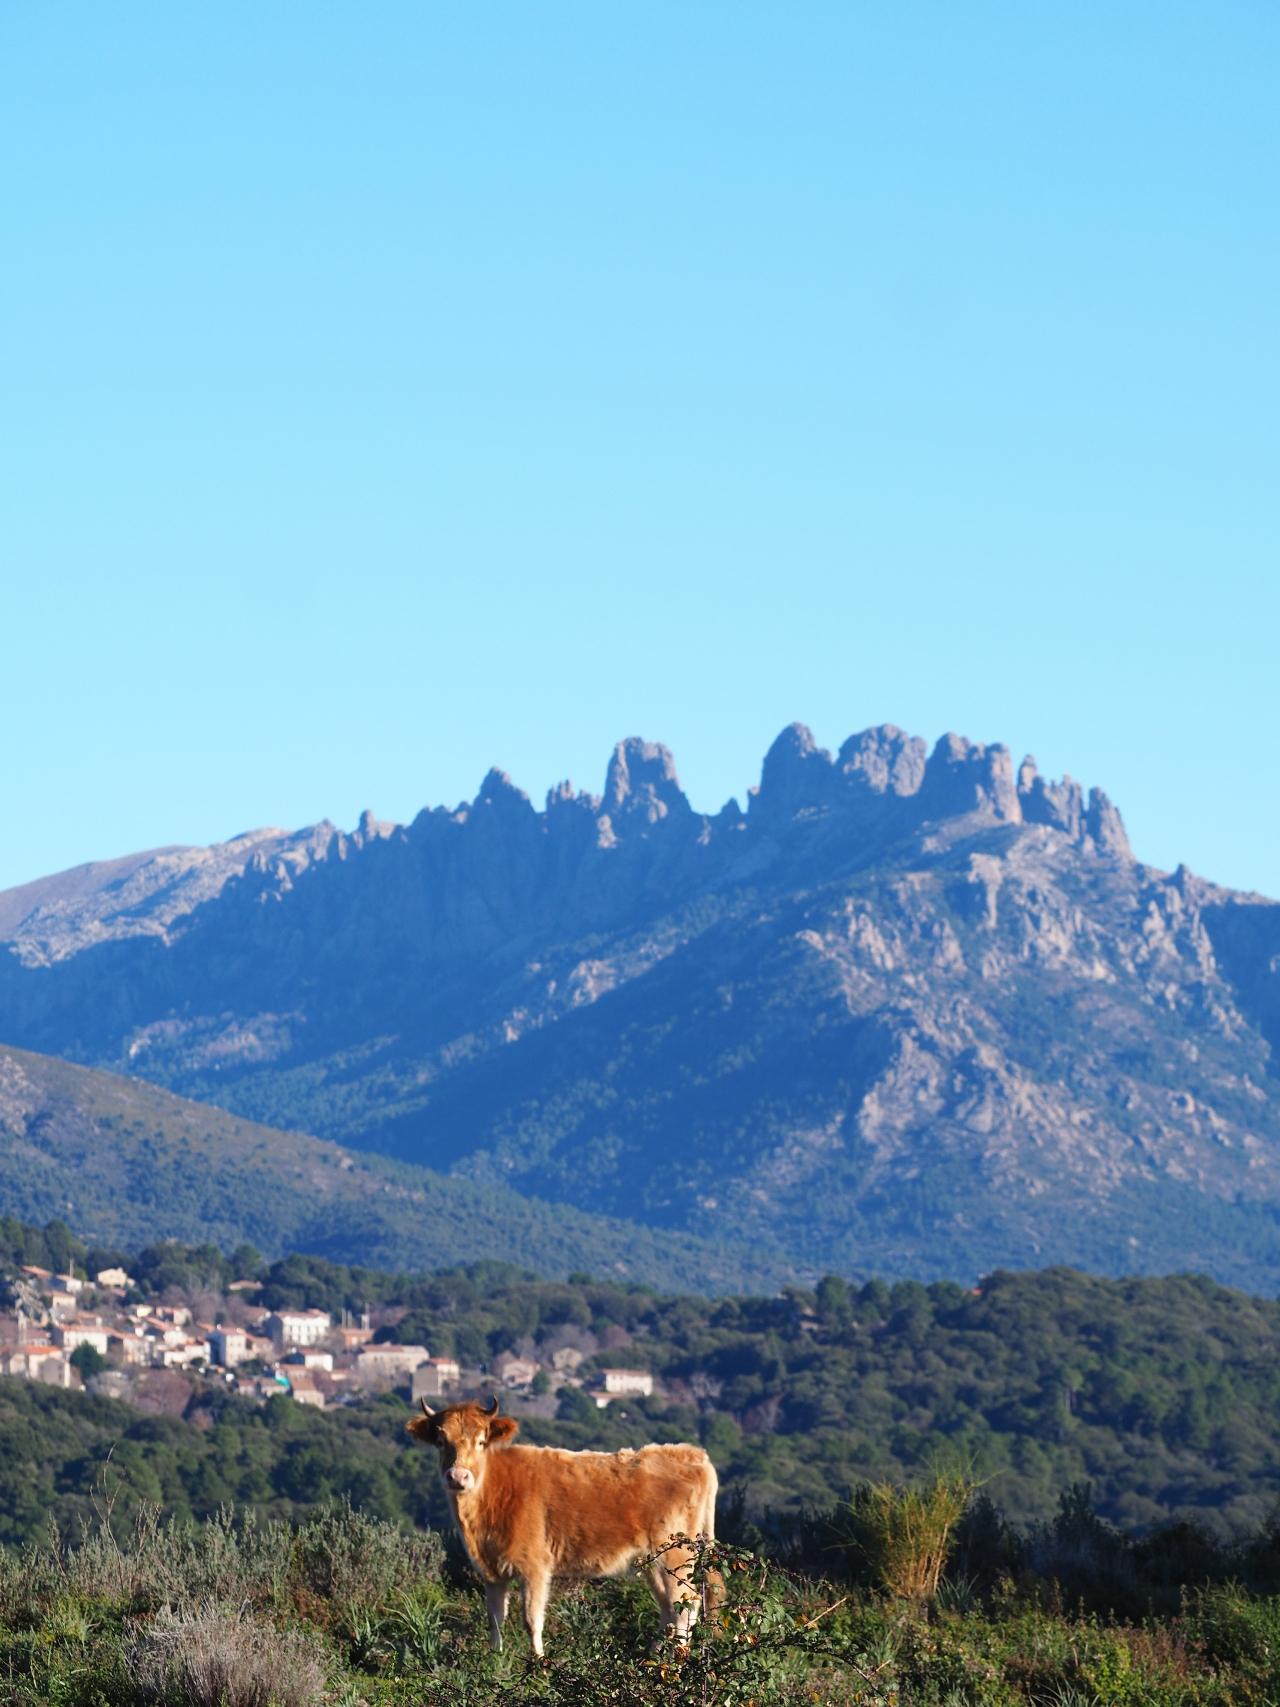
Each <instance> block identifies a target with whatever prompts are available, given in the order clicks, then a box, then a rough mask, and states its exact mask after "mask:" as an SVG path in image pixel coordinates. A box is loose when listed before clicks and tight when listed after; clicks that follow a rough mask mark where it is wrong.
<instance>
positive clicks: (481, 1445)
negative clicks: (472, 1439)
mask: <svg viewBox="0 0 1280 1707" xmlns="http://www.w3.org/2000/svg"><path fill="white" fill-rule="evenodd" d="M488 1444H489V1442H488V1440H487V1439H486V1440H477V1441H476V1450H477V1451H478V1452H483V1451H484V1449H485V1447H486V1446H488Z"/></svg>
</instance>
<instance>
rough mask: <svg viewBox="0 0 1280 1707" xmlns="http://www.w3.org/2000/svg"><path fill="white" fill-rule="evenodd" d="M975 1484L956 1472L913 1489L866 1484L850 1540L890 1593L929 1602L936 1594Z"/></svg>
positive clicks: (854, 1509)
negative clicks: (952, 1536) (957, 1528)
mask: <svg viewBox="0 0 1280 1707" xmlns="http://www.w3.org/2000/svg"><path fill="white" fill-rule="evenodd" d="M976 1485H977V1484H976V1483H974V1482H973V1481H971V1480H970V1479H969V1478H968V1477H967V1476H964V1475H961V1474H959V1473H954V1472H937V1473H935V1474H934V1475H933V1476H931V1477H930V1479H929V1480H928V1482H926V1483H925V1484H924V1485H923V1486H920V1487H914V1488H902V1487H898V1486H896V1485H895V1484H894V1483H892V1482H877V1483H872V1484H868V1485H867V1486H866V1487H863V1488H861V1489H859V1491H858V1493H857V1494H856V1495H855V1496H854V1498H853V1500H852V1501H851V1502H850V1513H851V1516H852V1519H853V1525H852V1533H851V1534H850V1536H849V1537H848V1539H849V1541H850V1542H851V1543H852V1544H854V1545H856V1546H857V1547H858V1548H859V1549H860V1550H861V1551H862V1552H863V1553H864V1554H865V1555H866V1557H867V1559H868V1561H869V1562H870V1564H871V1565H872V1567H873V1569H874V1570H875V1572H876V1574H877V1576H878V1577H879V1579H880V1582H881V1584H882V1585H883V1587H884V1588H886V1589H887V1590H888V1591H889V1593H890V1594H894V1595H899V1596H901V1597H902V1598H903V1599H905V1600H930V1599H932V1598H933V1596H934V1595H936V1594H937V1592H938V1583H939V1581H940V1579H941V1577H942V1572H943V1569H944V1567H945V1565H946V1562H947V1549H948V1547H949V1545H950V1542H951V1535H952V1531H953V1530H954V1529H955V1526H956V1524H957V1523H958V1522H959V1521H960V1519H961V1517H962V1516H963V1515H964V1511H965V1507H966V1506H967V1505H968V1503H969V1501H970V1500H971V1499H972V1497H973V1494H974V1491H975V1488H976Z"/></svg>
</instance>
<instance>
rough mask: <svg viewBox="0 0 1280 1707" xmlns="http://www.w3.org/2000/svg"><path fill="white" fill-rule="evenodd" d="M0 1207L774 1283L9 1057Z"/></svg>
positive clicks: (561, 1210) (567, 1215) (692, 1253)
mask: <svg viewBox="0 0 1280 1707" xmlns="http://www.w3.org/2000/svg"><path fill="white" fill-rule="evenodd" d="M0 1212H3V1213H5V1214H8V1215H10V1216H15V1217H17V1218H19V1219H20V1220H27V1221H33V1222H43V1221H44V1220H46V1219H48V1218H51V1217H56V1218H61V1219H64V1220H67V1221H70V1222H73V1223H74V1224H75V1226H76V1227H78V1228H79V1229H80V1230H81V1231H83V1232H84V1233H85V1234H86V1235H87V1236H88V1237H89V1238H90V1239H91V1240H93V1241H96V1242H97V1243H99V1244H103V1245H108V1244H109V1245H113V1246H124V1247H126V1248H134V1249H136V1248H138V1247H139V1246H141V1245H145V1244H148V1243H150V1242H151V1241H153V1240H155V1239H157V1238H178V1239H187V1240H193V1241H198V1240H201V1239H211V1240H213V1241H214V1242H215V1243H217V1244H220V1245H224V1246H226V1247H227V1248H228V1249H231V1248H232V1247H233V1246H235V1245H237V1244H240V1243H242V1242H246V1241H247V1242H248V1243H251V1244H253V1245H255V1246H257V1248H258V1249H259V1250H261V1251H264V1252H266V1253H267V1254H268V1255H276V1254H278V1253H280V1252H282V1251H286V1250H299V1249H301V1250H308V1251H315V1252H317V1253H320V1254H322V1255H325V1256H329V1257H333V1258H335V1259H338V1260H343V1259H346V1260H351V1259H353V1258H356V1257H359V1258H360V1259H361V1260H363V1261H366V1262H370V1263H377V1264H381V1265H383V1266H385V1267H388V1268H438V1267H441V1266H443V1265H446V1264H448V1263H454V1262H463V1261H473V1260H476V1259H479V1258H483V1257H494V1258H503V1259H507V1260H511V1261H516V1262H521V1263H526V1264H528V1266H529V1267H530V1268H534V1269H537V1270H538V1271H539V1272H541V1273H543V1274H557V1273H559V1274H565V1273H568V1272H569V1270H571V1269H574V1268H580V1267H581V1266H582V1265H583V1264H584V1263H585V1264H588V1265H589V1266H591V1267H593V1268H596V1269H599V1270H600V1271H601V1272H612V1273H614V1274H618V1275H622V1276H627V1277H629V1278H634V1279H638V1280H647V1281H652V1282H655V1283H659V1282H661V1283H665V1284H667V1285H672V1284H675V1285H681V1286H696V1287H699V1288H704V1289H716V1288H720V1287H725V1288H733V1287H738V1286H742V1285H744V1284H747V1285H749V1284H751V1283H753V1282H754V1283H756V1284H758V1283H759V1282H760V1281H762V1280H768V1279H770V1278H774V1277H776V1276H777V1275H778V1274H779V1273H780V1272H781V1268H780V1265H778V1266H774V1265H771V1264H770V1263H769V1261H768V1260H767V1258H761V1260H759V1261H753V1260H752V1259H751V1258H750V1257H749V1256H748V1255H746V1254H744V1253H742V1252H739V1251H728V1250H724V1249H722V1248H720V1247H719V1246H717V1245H716V1244H714V1243H713V1242H712V1241H710V1240H699V1239H687V1240H682V1241H680V1243H679V1244H678V1245H674V1246H672V1245H670V1244H668V1243H667V1242H666V1241H665V1240H663V1239H662V1238H661V1237H660V1236H659V1235H658V1234H657V1233H655V1232H654V1231H653V1230H652V1229H650V1228H646V1227H639V1226H635V1225H633V1224H631V1223H628V1222H625V1221H618V1220H612V1219H609V1218H607V1217H603V1216H594V1215H590V1214H586V1213H584V1212H581V1211H577V1210H572V1209H566V1208H565V1207H564V1206H561V1205H556V1206H552V1205H549V1204H544V1203H540V1202H538V1201H537V1200H535V1199H530V1198H526V1197H522V1196H520V1195H518V1194H517V1193H516V1192H514V1191H512V1190H510V1189H509V1188H507V1187H505V1186H503V1185H501V1184H500V1183H497V1182H493V1183H485V1182H480V1181H472V1180H464V1179H451V1178H447V1177H445V1176H444V1175H441V1174H437V1173H433V1172H432V1171H431V1170H430V1169H429V1168H420V1167H415V1166H413V1165H411V1164H404V1163H396V1162H391V1161H386V1160H385V1159H383V1158H380V1157H374V1156H366V1155H361V1154H359V1153H358V1152H352V1151H350V1150H344V1149H342V1148H341V1147H340V1146H339V1145H337V1144H333V1143H329V1142H327V1141H325V1140H322V1139H317V1138H310V1137H307V1136H305V1135H304V1134H302V1133H299V1132H284V1131H279V1130H276V1129H274V1128H271V1127H265V1126H259V1125H257V1124H255V1123H254V1122H253V1121H249V1120H243V1119H240V1118H239V1117H238V1116H236V1115H232V1114H227V1113H226V1112H224V1111H223V1110H222V1109H219V1108H215V1107H212V1106H210V1105H208V1104H205V1103H194V1102H190V1101H188V1100H186V1099H185V1098H183V1097H178V1096H174V1095H173V1094H171V1093H170V1092H167V1091H162V1090H158V1089H157V1088H156V1087H155V1086H153V1085H148V1084H145V1083H143V1082H142V1081H141V1080H136V1079H125V1078H121V1077H119V1076H118V1075H116V1074H111V1073H102V1072H96V1071H93V1070H91V1069H88V1068H84V1067H77V1066H73V1065H72V1064H70V1063H69V1062H66V1061H59V1060H55V1059H53V1058H51V1057H48V1056H42V1055H32V1054H28V1053H26V1052H25V1051H23V1050H18V1049H6V1048H4V1047H3V1046H0Z"/></svg>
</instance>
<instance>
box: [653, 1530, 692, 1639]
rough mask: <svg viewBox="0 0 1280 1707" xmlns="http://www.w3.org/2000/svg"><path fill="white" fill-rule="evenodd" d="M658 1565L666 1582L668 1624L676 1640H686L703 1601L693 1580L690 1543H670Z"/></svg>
mask: <svg viewBox="0 0 1280 1707" xmlns="http://www.w3.org/2000/svg"><path fill="white" fill-rule="evenodd" d="M659 1566H660V1568H661V1570H662V1572H663V1575H664V1576H665V1577H666V1582H667V1604H668V1607H669V1609H670V1610H669V1612H668V1614H667V1625H668V1628H670V1629H671V1630H673V1631H674V1632H675V1638H676V1641H677V1642H687V1641H688V1640H689V1632H690V1631H691V1630H692V1629H693V1626H694V1622H695V1620H696V1619H697V1616H698V1612H699V1609H700V1607H701V1604H702V1596H701V1595H700V1594H699V1593H698V1590H697V1589H696V1588H695V1587H694V1582H693V1554H692V1553H691V1552H690V1551H689V1549H688V1548H687V1547H668V1549H667V1551H666V1552H665V1553H664V1554H663V1555H662V1558H661V1559H660V1560H659Z"/></svg>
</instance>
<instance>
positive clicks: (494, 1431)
mask: <svg viewBox="0 0 1280 1707" xmlns="http://www.w3.org/2000/svg"><path fill="white" fill-rule="evenodd" d="M519 1432H520V1424H519V1423H518V1422H517V1421H516V1419H515V1418H514V1417H494V1419H493V1421H492V1422H491V1423H490V1424H489V1443H490V1445H492V1446H501V1445H502V1443H503V1441H504V1440H514V1439H515V1437H516V1435H517V1434H519Z"/></svg>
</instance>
